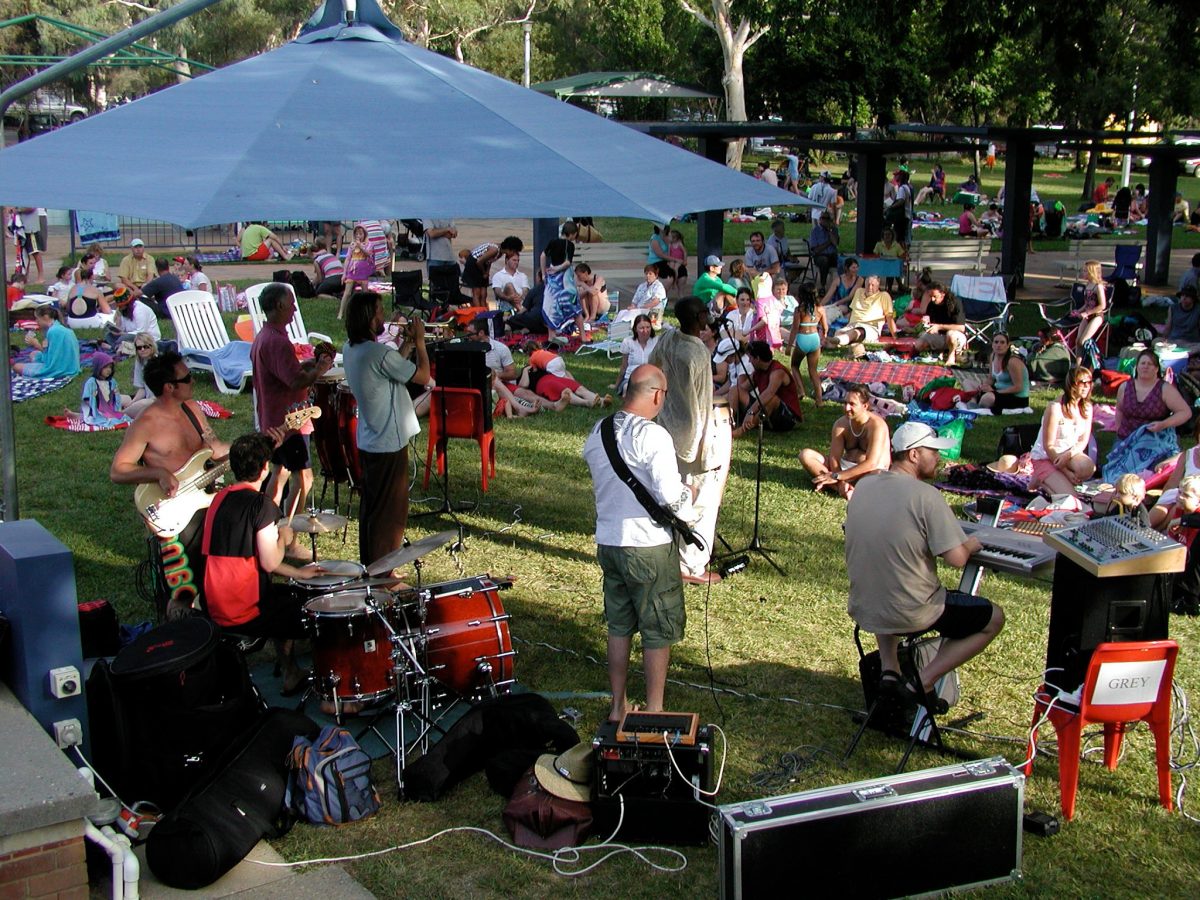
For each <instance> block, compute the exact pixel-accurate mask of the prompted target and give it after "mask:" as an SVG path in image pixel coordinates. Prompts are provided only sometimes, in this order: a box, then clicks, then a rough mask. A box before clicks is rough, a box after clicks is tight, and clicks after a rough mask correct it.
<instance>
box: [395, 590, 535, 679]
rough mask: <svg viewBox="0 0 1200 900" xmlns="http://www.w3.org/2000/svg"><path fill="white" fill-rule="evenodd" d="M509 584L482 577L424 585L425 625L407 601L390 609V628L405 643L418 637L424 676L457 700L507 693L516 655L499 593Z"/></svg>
mask: <svg viewBox="0 0 1200 900" xmlns="http://www.w3.org/2000/svg"><path fill="white" fill-rule="evenodd" d="M510 584H511V582H505V581H501V582H496V581H493V580H492V579H491V578H490V577H488V576H486V575H481V576H477V577H475V578H465V579H462V580H459V581H446V582H442V583H440V584H432V585H429V587H428V588H425V590H427V591H428V592H429V595H430V599H429V600H428V602H427V604H426V607H425V623H424V625H423V626H422V625H421V624H420V621H419V610H418V605H417V603H416V602H415V599H412V600H410V602H407V603H403V604H398V605H397V606H396V607H395V608H394V611H393V623H394V627H395V628H396V630H397V631H399V632H402V633H405V634H406V635H407V636H408V637H410V638H417V637H419V636H423V638H424V640H425V646H426V651H427V653H428V656H427V663H426V664H427V666H428V672H429V674H430V675H431V676H432V677H433V678H436V679H437V680H438V681H439V682H441V683H442V684H443V685H445V686H446V687H447V688H449V689H450V690H452V691H454V692H455V693H457V694H459V695H460V696H462V697H465V698H468V699H482V698H485V697H488V696H490V695H491V694H492V693H493V692H494V691H495V692H499V693H502V694H505V693H508V692H509V690H511V689H512V685H513V684H514V681H515V680H514V678H513V657H514V656H515V655H516V654H515V653H514V651H513V648H512V639H511V638H510V636H509V633H508V620H509V618H510V616H509V615H508V614H507V613H505V612H504V605H503V604H502V603H501V602H500V596H499V591H500V590H501V589H503V588H507V587H508V586H509V585H510ZM410 596H411V595H410ZM401 599H403V595H402V598H401ZM414 642H415V641H414Z"/></svg>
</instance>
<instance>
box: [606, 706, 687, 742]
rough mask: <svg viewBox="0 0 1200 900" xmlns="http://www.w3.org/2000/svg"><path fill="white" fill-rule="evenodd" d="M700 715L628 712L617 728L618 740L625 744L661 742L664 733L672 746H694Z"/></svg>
mask: <svg viewBox="0 0 1200 900" xmlns="http://www.w3.org/2000/svg"><path fill="white" fill-rule="evenodd" d="M699 727H700V717H699V716H698V715H696V713H674V712H654V713H651V712H627V713H625V718H624V719H622V720H621V726H620V727H619V728H618V729H617V741H618V742H619V743H623V744H629V743H632V744H661V743H663V734H664V733H666V735H667V740H669V741H670V743H671V746H672V747H675V746H683V747H692V746H695V744H696V732H697V730H698V729H699Z"/></svg>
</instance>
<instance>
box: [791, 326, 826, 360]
mask: <svg viewBox="0 0 1200 900" xmlns="http://www.w3.org/2000/svg"><path fill="white" fill-rule="evenodd" d="M820 349H821V336H820V335H819V334H817V333H816V332H815V331H814V332H813V333H812V334H808V333H807V332H804V331H799V332H797V333H796V352H797V353H803V354H804V355H805V356H808V354H810V353H816V352H817V351H818V350H820Z"/></svg>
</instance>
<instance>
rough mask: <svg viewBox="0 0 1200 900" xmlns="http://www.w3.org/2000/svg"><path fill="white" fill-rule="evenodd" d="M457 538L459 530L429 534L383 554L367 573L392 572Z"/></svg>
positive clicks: (380, 573) (368, 568) (370, 566)
mask: <svg viewBox="0 0 1200 900" xmlns="http://www.w3.org/2000/svg"><path fill="white" fill-rule="evenodd" d="M456 540H458V532H457V531H439V532H438V533H437V534H431V535H428V536H427V537H423V538H421V539H420V540H416V541H413V542H412V543H411V544H409V545H408V546H407V547H401V548H400V549H399V550H393V551H392V552H391V553H389V554H387V555H386V556H381V557H380V558H379V559H377V560H375V562H373V563H371V564H370V565H369V566H367V574H368V575H383V574H384V573H385V572H390V571H392V569H395V568H398V567H400V566H403V565H407V564H408V563H410V562H412V561H413V560H417V559H420V558H421V557H422V556H425V555H426V554H428V553H432V552H433V551H434V550H437V549H438V548H439V547H445V546H446V545H447V544H449V543H450V542H451V541H456Z"/></svg>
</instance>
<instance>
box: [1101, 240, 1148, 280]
mask: <svg viewBox="0 0 1200 900" xmlns="http://www.w3.org/2000/svg"><path fill="white" fill-rule="evenodd" d="M1101 267H1102V268H1104V269H1112V271H1111V272H1109V273H1108V274H1107V275H1105V276H1104V280H1105V281H1107V282H1109V283H1110V284H1112V283H1114V282H1116V281H1117V280H1121V281H1124V282H1126V283H1127V284H1128V285H1129V286H1130V287H1134V286H1136V285H1137V284H1139V283H1140V282H1141V276H1142V245H1141V244H1117V246H1115V247H1114V248H1113V261H1112V262H1110V263H1102V264H1101Z"/></svg>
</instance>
